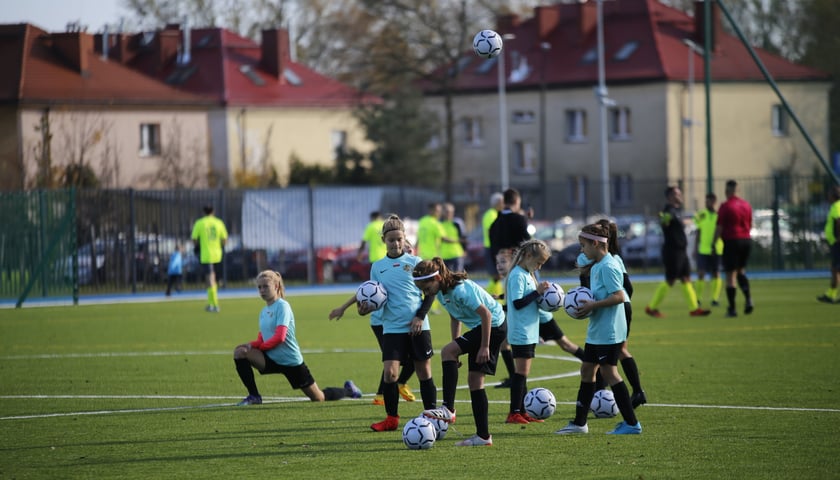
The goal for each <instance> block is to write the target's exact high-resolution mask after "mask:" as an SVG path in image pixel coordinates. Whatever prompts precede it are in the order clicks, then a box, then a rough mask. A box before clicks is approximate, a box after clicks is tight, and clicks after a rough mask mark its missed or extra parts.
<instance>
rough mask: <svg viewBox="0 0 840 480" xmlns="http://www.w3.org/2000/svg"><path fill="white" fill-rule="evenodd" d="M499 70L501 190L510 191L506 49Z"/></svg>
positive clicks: (500, 57)
mask: <svg viewBox="0 0 840 480" xmlns="http://www.w3.org/2000/svg"><path fill="white" fill-rule="evenodd" d="M496 66H497V67H499V68H497V70H498V75H499V77H498V81H497V83H498V84H499V156H500V158H501V178H500V185H501V190H502V191H505V190H507V189H508V149H507V142H508V140H507V136H508V135H507V99H506V98H505V90H506V88H505V87H506V86H505V47H502V51H501V52H500V53H499V61H498V63H497V65H496Z"/></svg>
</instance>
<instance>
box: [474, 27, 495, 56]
mask: <svg viewBox="0 0 840 480" xmlns="http://www.w3.org/2000/svg"><path fill="white" fill-rule="evenodd" d="M473 50H474V51H475V54H476V55H478V56H479V57H481V58H493V57H495V56H497V55H499V54H500V53H502V36H501V35H499V34H498V33H496V32H494V31H493V30H482V31H480V32H478V33H476V34H475V37H473Z"/></svg>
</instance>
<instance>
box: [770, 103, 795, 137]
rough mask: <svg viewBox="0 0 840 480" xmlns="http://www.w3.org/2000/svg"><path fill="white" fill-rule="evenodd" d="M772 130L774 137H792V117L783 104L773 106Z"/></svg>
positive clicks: (771, 111) (771, 114)
mask: <svg viewBox="0 0 840 480" xmlns="http://www.w3.org/2000/svg"><path fill="white" fill-rule="evenodd" d="M770 129H771V131H772V132H773V136H774V137H787V136H789V135H790V116H789V115H788V113H787V110H785V107H784V105H782V104H781V103H777V104H775V105H773V106H772V107H771V109H770Z"/></svg>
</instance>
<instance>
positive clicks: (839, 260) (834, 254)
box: [831, 240, 840, 270]
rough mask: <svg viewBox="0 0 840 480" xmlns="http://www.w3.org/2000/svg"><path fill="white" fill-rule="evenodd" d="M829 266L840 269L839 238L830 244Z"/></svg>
mask: <svg viewBox="0 0 840 480" xmlns="http://www.w3.org/2000/svg"><path fill="white" fill-rule="evenodd" d="M831 268H833V269H835V270H840V240H838V241H836V242H834V245H832V246H831Z"/></svg>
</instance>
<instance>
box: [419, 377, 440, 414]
mask: <svg viewBox="0 0 840 480" xmlns="http://www.w3.org/2000/svg"><path fill="white" fill-rule="evenodd" d="M420 397H422V398H423V408H425V409H426V410H429V409H432V408H436V407H437V387H435V381H434V380H433V379H431V378H429V379H428V380H420Z"/></svg>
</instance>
